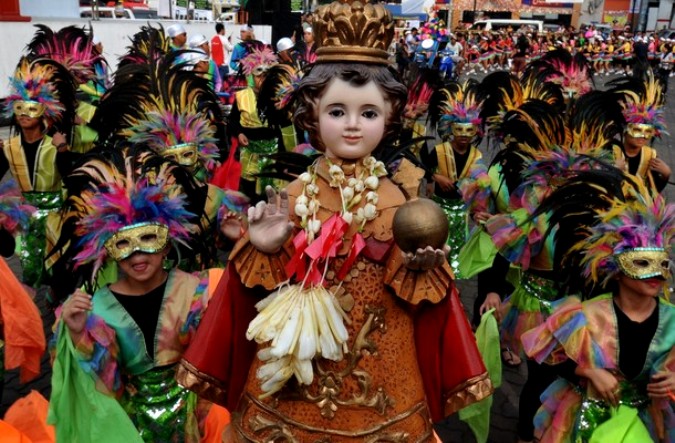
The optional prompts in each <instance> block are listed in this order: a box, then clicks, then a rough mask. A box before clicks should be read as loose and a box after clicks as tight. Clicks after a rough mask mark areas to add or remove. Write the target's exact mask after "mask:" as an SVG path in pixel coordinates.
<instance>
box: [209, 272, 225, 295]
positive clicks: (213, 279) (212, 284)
mask: <svg viewBox="0 0 675 443" xmlns="http://www.w3.org/2000/svg"><path fill="white" fill-rule="evenodd" d="M224 273H225V269H224V268H210V269H209V288H208V294H209V300H211V299H212V298H213V294H214V293H215V292H216V287H217V286H218V283H219V282H220V278H221V277H222V276H223V274H224Z"/></svg>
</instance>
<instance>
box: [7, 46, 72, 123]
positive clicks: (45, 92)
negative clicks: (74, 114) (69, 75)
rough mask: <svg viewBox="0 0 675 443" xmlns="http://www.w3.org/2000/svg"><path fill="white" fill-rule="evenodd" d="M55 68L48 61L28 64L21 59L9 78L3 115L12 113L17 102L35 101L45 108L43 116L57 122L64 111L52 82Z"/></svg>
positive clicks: (64, 107)
mask: <svg viewBox="0 0 675 443" xmlns="http://www.w3.org/2000/svg"><path fill="white" fill-rule="evenodd" d="M56 70H57V67H56V65H55V64H54V63H51V62H50V61H49V60H44V59H39V60H34V61H33V62H30V61H29V60H28V58H26V57H23V58H22V59H21V61H20V62H19V65H18V66H17V68H16V71H14V77H12V78H10V85H9V87H10V90H11V92H10V95H9V96H8V97H7V100H6V101H5V115H7V116H11V115H12V114H13V113H14V103H15V102H17V101H35V102H38V103H40V104H42V105H44V107H45V114H44V115H45V116H46V117H47V119H49V120H51V121H56V120H59V119H60V118H61V116H62V114H63V112H64V111H65V110H66V106H65V105H64V103H62V102H61V100H60V99H61V97H60V95H59V90H58V88H57V85H56V84H55V83H54V82H53V81H52V80H53V78H54V75H55V73H56Z"/></svg>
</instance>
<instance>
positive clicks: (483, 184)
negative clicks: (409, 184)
mask: <svg viewBox="0 0 675 443" xmlns="http://www.w3.org/2000/svg"><path fill="white" fill-rule="evenodd" d="M480 95H481V100H482V104H483V105H482V107H481V114H480V118H481V119H482V120H483V121H485V122H486V123H487V129H488V146H489V145H490V141H491V142H492V144H494V145H496V146H497V147H502V146H503V145H504V144H505V141H508V140H510V138H511V135H510V133H508V131H507V132H506V133H505V132H503V131H504V130H505V128H504V127H502V125H501V123H502V122H503V120H504V117H505V116H506V115H510V116H513V114H507V113H509V111H515V110H517V109H518V108H520V107H521V106H524V109H525V110H528V109H530V110H532V111H533V112H539V106H544V107H545V108H547V109H550V108H549V106H552V107H553V108H552V109H553V110H554V112H559V113H562V110H563V107H564V102H563V96H562V90H561V88H560V87H559V86H558V85H556V84H554V83H550V82H549V83H547V82H544V81H542V79H541V78H540V76H538V75H537V73H536V72H531V71H530V72H528V75H526V76H523V77H522V79H520V80H519V79H518V77H516V76H515V75H512V74H509V73H507V72H495V73H493V74H490V75H489V76H487V77H485V79H484V80H483V82H482V83H481V85H480ZM541 102H545V103H547V104H548V105H541V104H540V103H541ZM523 124H524V125H525V126H527V122H524V123H523ZM522 129H523V128H522V127H519V125H516V126H515V127H513V128H512V130H513V131H514V133H519V134H521V136H524V134H526V133H527V132H528V131H527V130H522ZM532 143H534V142H532ZM522 169H523V157H522V156H521V155H520V154H519V153H517V152H515V151H514V150H512V149H501V150H499V151H498V152H497V153H496V154H495V156H494V159H493V161H492V163H491V164H490V165H489V166H486V165H484V164H483V162H482V160H481V159H479V160H478V161H476V162H475V163H474V165H473V167H472V169H471V170H470V171H469V173H468V177H467V178H466V179H465V180H462V181H461V182H460V184H459V185H460V186H459V189H460V192H461V194H462V198H463V199H464V201H465V202H467V204H468V205H469V209H470V213H471V215H472V218H473V220H474V222H475V224H476V227H475V229H474V230H473V231H472V232H471V235H470V238H469V241H468V244H467V246H466V247H465V248H464V249H463V251H462V259H461V260H460V269H461V270H462V273H463V274H464V275H465V276H466V277H467V278H468V277H471V276H473V275H476V274H477V276H478V291H477V296H476V299H475V301H474V311H473V312H474V316H473V323H474V324H475V325H476V326H477V325H478V324H479V322H480V318H481V315H482V314H483V313H484V312H485V311H487V310H489V309H492V308H494V309H495V316H496V317H497V319H498V320H500V319H501V314H502V313H501V310H500V309H499V306H500V305H501V301H502V300H503V299H504V298H506V296H507V295H508V294H510V293H511V292H512V291H513V286H512V284H511V283H510V282H508V281H506V275H507V272H508V270H509V262H508V260H506V259H505V258H504V257H503V256H502V255H500V254H496V255H495V256H494V259H492V258H491V257H486V256H485V255H484V251H483V250H482V248H480V247H477V246H479V245H480V242H481V241H484V242H485V241H487V243H491V240H490V239H489V234H487V232H486V231H485V222H486V221H487V220H488V219H489V218H490V217H491V216H493V215H496V214H504V213H507V212H508V211H509V195H510V193H512V192H514V191H515V189H516V188H517V187H518V185H519V184H520V179H519V177H520V172H521V171H522ZM502 359H503V361H504V363H505V364H507V365H511V366H517V365H518V364H520V358H519V356H518V355H517V353H515V352H513V351H512V350H511V349H510V348H509V345H508V344H505V345H504V346H503V350H502Z"/></svg>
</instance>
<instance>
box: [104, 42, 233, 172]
mask: <svg viewBox="0 0 675 443" xmlns="http://www.w3.org/2000/svg"><path fill="white" fill-rule="evenodd" d="M180 55H181V53H180V51H176V52H175V53H172V54H169V55H167V56H166V57H164V58H162V59H161V60H160V61H159V62H157V63H134V64H127V65H125V66H124V67H120V68H119V69H118V71H117V73H116V75H115V85H114V86H113V87H112V88H110V90H108V92H107V93H106V94H105V95H104V96H103V98H102V99H101V102H100V104H99V106H98V109H97V111H96V114H95V115H94V117H93V119H92V121H91V126H92V127H94V129H96V130H97V131H98V133H99V140H101V141H104V142H109V143H113V142H114V141H115V140H116V139H119V138H126V139H128V140H129V141H131V142H132V143H146V144H147V145H148V146H150V147H152V148H153V149H154V150H155V151H156V152H158V153H160V154H162V155H165V154H167V155H168V154H170V152H169V151H170V150H172V149H174V148H176V147H179V146H188V145H190V146H195V147H196V148H197V152H198V155H199V160H200V163H201V164H202V165H203V166H204V168H205V169H206V170H207V171H212V170H213V168H214V167H215V166H216V163H215V159H216V158H217V156H218V153H219V146H218V145H217V143H221V144H224V143H225V137H224V134H223V133H224V127H223V123H222V121H223V119H222V111H221V109H220V106H219V103H218V97H217V96H216V94H215V93H214V92H213V90H212V89H211V87H210V86H209V84H208V80H205V79H203V78H201V77H199V76H198V75H196V74H195V73H194V72H192V71H185V70H183V69H181V66H180V65H178V64H176V63H175V60H176V58H177V57H180ZM195 160H196V159H195Z"/></svg>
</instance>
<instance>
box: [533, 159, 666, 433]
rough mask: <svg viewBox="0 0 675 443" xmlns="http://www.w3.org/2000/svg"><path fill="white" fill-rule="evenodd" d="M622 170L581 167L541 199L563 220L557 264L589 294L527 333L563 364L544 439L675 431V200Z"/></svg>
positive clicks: (542, 427)
mask: <svg viewBox="0 0 675 443" xmlns="http://www.w3.org/2000/svg"><path fill="white" fill-rule="evenodd" d="M609 178H611V176H610V177H609ZM618 178H619V180H616V179H609V180H608V177H606V176H603V175H600V174H598V173H595V172H590V173H587V174H585V175H581V176H579V177H578V178H577V179H576V180H574V181H571V182H569V183H568V184H566V185H565V186H563V187H561V188H560V189H558V190H557V191H556V192H555V193H553V195H551V197H550V198H549V199H548V200H547V201H545V202H544V205H543V206H544V210H547V209H548V210H550V212H551V213H552V218H554V219H555V220H556V221H557V222H558V224H559V229H558V232H557V233H556V234H555V236H556V244H557V245H556V246H557V247H558V246H561V248H562V249H564V251H563V253H561V254H559V257H558V259H557V260H556V261H557V266H556V269H558V270H560V271H562V272H561V274H562V275H561V277H562V281H565V282H566V283H567V285H566V287H565V289H566V290H567V291H568V293H570V294H580V295H581V296H582V298H583V299H585V300H586V301H583V302H581V300H579V298H577V297H569V298H567V299H565V300H564V301H562V302H560V303H559V304H558V305H557V306H556V308H555V310H554V311H553V313H552V314H551V315H550V317H549V318H548V319H547V320H546V322H545V323H544V324H541V325H539V326H538V327H537V328H535V329H533V330H531V331H528V332H526V333H525V334H523V336H522V339H523V344H524V347H525V350H526V352H527V354H528V355H529V356H531V357H532V358H534V359H536V360H537V361H538V362H542V363H548V364H553V365H556V367H563V368H565V369H564V370H563V371H561V373H562V374H564V375H563V377H561V378H558V379H557V380H556V381H555V382H554V383H553V384H551V385H550V387H548V389H547V390H546V391H545V392H544V394H543V396H542V400H543V405H542V407H541V408H540V409H539V412H538V413H537V416H536V417H535V426H536V435H537V438H539V440H538V441H541V442H569V441H575V442H576V441H579V442H588V441H608V442H609V441H634V442H647V441H659V442H672V441H675V398H674V397H673V390H675V350H674V349H675V308H674V307H673V305H671V304H670V303H669V302H668V300H667V299H666V298H665V297H661V296H660V295H661V294H663V292H664V291H666V288H667V287H668V281H669V280H670V277H671V275H670V272H671V271H670V268H671V265H670V263H671V262H670V253H671V252H670V251H671V250H672V240H673V235H674V234H675V206H673V205H667V204H666V203H665V201H664V199H663V198H662V197H660V196H658V194H656V195H654V194H652V193H650V192H649V190H648V189H647V187H645V186H644V185H643V184H642V183H640V182H638V181H635V182H632V179H627V180H624V177H621V176H619V177H618ZM579 220H581V222H580V221H579ZM580 223H584V224H585V225H586V226H584V228H583V229H578V226H579V225H580ZM580 275H581V276H582V277H584V278H585V281H584V279H583V278H582V279H579V276H580ZM584 283H585V284H584ZM598 293H602V295H597V296H594V295H596V294H598ZM666 293H667V292H666ZM617 406H618V411H617V409H615V408H616V407H617Z"/></svg>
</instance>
